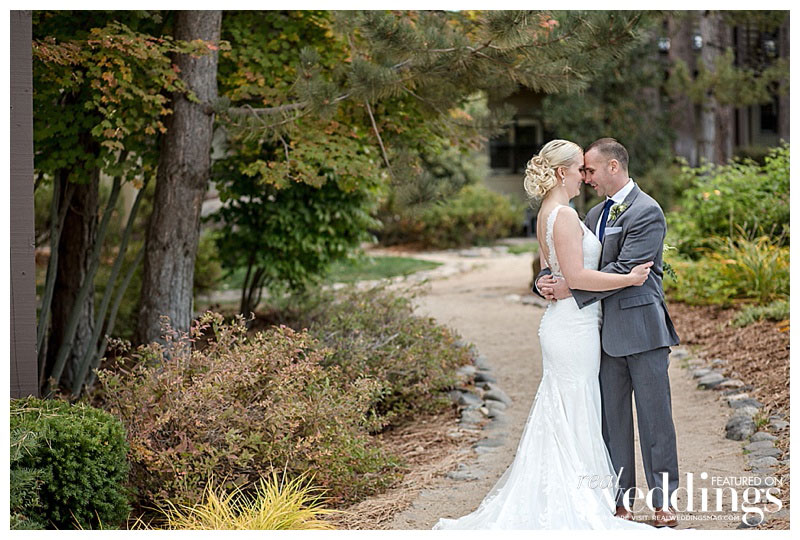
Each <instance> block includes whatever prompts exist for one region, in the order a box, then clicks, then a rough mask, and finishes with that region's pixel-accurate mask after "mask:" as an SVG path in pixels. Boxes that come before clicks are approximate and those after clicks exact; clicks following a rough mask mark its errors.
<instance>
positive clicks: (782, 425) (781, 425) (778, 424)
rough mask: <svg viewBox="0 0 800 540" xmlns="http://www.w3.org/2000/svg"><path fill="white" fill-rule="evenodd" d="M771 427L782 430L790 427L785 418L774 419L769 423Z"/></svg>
mask: <svg viewBox="0 0 800 540" xmlns="http://www.w3.org/2000/svg"><path fill="white" fill-rule="evenodd" d="M769 427H771V428H772V429H774V430H775V431H782V430H784V429H786V428H788V427H789V422H786V421H784V420H772V421H771V422H770V423H769Z"/></svg>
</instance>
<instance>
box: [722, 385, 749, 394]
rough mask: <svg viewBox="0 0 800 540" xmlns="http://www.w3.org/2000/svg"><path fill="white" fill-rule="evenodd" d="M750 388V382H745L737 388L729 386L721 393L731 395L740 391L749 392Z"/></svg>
mask: <svg viewBox="0 0 800 540" xmlns="http://www.w3.org/2000/svg"><path fill="white" fill-rule="evenodd" d="M752 389H753V385H752V384H746V385H744V386H740V387H739V388H729V389H727V390H723V391H722V395H724V396H732V395H734V394H741V393H742V392H749V391H750V390H752Z"/></svg>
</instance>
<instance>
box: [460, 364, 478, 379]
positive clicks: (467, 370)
mask: <svg viewBox="0 0 800 540" xmlns="http://www.w3.org/2000/svg"><path fill="white" fill-rule="evenodd" d="M476 371H478V368H476V367H475V366H473V365H469V364H468V365H466V366H461V367H460V368H458V369H457V370H456V373H458V374H459V375H465V376H467V377H472V376H473V375H475V372H476Z"/></svg>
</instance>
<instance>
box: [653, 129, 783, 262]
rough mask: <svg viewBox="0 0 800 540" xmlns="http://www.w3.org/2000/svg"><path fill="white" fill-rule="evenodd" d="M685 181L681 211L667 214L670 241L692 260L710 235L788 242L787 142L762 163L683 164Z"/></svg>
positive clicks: (699, 254) (709, 239) (708, 240)
mask: <svg viewBox="0 0 800 540" xmlns="http://www.w3.org/2000/svg"><path fill="white" fill-rule="evenodd" d="M679 182H680V183H684V182H688V183H689V185H691V187H690V188H689V189H687V190H686V191H685V192H684V194H683V197H682V198H681V200H680V203H679V206H680V209H679V210H677V211H675V212H671V213H670V214H669V216H668V222H669V238H670V240H669V243H670V244H673V245H675V246H677V247H678V249H679V250H680V251H681V253H682V254H684V255H686V256H688V257H691V258H697V257H699V256H701V255H702V250H703V249H707V248H711V247H714V246H713V244H712V242H711V239H712V238H714V237H724V236H727V237H731V238H732V237H735V236H738V235H739V233H737V227H741V229H742V230H743V231H744V233H745V236H747V237H750V238H753V237H756V236H773V237H778V238H781V244H782V245H784V244H788V242H789V235H788V232H789V146H788V145H786V144H784V145H782V146H780V147H778V148H774V149H773V150H772V151H771V152H770V155H769V156H767V157H766V158H765V163H764V165H763V166H760V165H758V164H756V163H755V162H753V161H734V162H731V163H730V164H728V165H725V166H716V165H706V166H703V167H698V168H694V169H692V168H689V167H684V168H683V169H682V178H680V179H679Z"/></svg>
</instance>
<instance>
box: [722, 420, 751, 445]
mask: <svg viewBox="0 0 800 540" xmlns="http://www.w3.org/2000/svg"><path fill="white" fill-rule="evenodd" d="M755 431H756V423H755V422H753V419H752V418H748V417H746V416H738V415H737V416H734V417H732V418H731V419H730V420H728V423H727V424H725V437H726V438H728V439H733V440H734V441H743V440H745V439H746V438H748V437H749V436H750V435H752V434H753V433H755Z"/></svg>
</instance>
